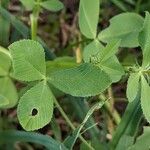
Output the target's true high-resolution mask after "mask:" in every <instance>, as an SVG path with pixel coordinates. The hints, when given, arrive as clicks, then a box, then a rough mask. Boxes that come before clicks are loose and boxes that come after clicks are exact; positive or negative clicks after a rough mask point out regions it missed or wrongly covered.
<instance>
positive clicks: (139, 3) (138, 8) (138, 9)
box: [135, 0, 142, 13]
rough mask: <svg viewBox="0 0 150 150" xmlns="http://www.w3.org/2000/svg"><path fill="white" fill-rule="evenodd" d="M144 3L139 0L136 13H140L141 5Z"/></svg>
mask: <svg viewBox="0 0 150 150" xmlns="http://www.w3.org/2000/svg"><path fill="white" fill-rule="evenodd" d="M141 3H142V0H137V3H136V6H135V12H136V13H139V12H140V5H141Z"/></svg>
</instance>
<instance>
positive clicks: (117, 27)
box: [98, 12, 143, 47]
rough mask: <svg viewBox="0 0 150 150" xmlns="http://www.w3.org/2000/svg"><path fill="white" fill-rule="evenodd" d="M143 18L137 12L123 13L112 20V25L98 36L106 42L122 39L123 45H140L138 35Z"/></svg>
mask: <svg viewBox="0 0 150 150" xmlns="http://www.w3.org/2000/svg"><path fill="white" fill-rule="evenodd" d="M142 26H143V18H142V17H141V16H139V15H138V14H135V13H129V12H127V13H122V14H119V15H117V16H115V17H113V18H112V19H111V20H110V26H109V27H108V28H106V29H104V30H103V31H102V32H100V33H99V35H98V38H99V40H100V41H103V42H105V43H108V42H111V41H112V40H114V39H118V40H119V39H120V40H121V44H120V46H121V47H137V46H139V42H138V35H139V32H140V31H141V30H142Z"/></svg>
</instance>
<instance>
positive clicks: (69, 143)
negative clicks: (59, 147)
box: [64, 101, 105, 150]
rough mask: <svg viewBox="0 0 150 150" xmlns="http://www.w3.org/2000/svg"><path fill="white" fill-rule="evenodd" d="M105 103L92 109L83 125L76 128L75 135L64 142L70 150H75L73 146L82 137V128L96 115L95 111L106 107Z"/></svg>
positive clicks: (98, 104)
mask: <svg viewBox="0 0 150 150" xmlns="http://www.w3.org/2000/svg"><path fill="white" fill-rule="evenodd" d="M104 103H105V102H104V101H102V102H100V103H97V104H95V105H94V106H92V107H91V109H90V110H89V111H88V112H87V114H86V116H85V118H84V120H83V122H82V123H81V125H80V126H79V127H78V128H76V129H75V130H74V131H73V134H72V135H71V136H68V137H67V138H66V139H65V141H64V145H65V146H66V147H67V148H69V150H72V149H73V146H74V144H75V142H76V140H77V138H78V137H79V136H80V132H81V130H82V128H83V127H84V125H85V124H86V122H87V121H88V119H89V118H90V116H91V115H92V114H93V113H94V111H95V110H98V109H100V108H101V107H102V106H103V105H104Z"/></svg>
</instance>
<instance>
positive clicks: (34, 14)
mask: <svg viewBox="0 0 150 150" xmlns="http://www.w3.org/2000/svg"><path fill="white" fill-rule="evenodd" d="M39 3H40V0H37V3H36V5H35V7H34V9H33V12H32V14H31V15H30V21H31V39H32V40H37V29H38V18H39V13H40V5H39Z"/></svg>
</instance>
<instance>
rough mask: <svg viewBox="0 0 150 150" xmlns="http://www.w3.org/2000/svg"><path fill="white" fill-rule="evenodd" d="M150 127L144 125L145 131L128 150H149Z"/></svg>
mask: <svg viewBox="0 0 150 150" xmlns="http://www.w3.org/2000/svg"><path fill="white" fill-rule="evenodd" d="M149 139H150V127H144V133H143V134H142V135H141V136H139V137H138V138H137V140H136V142H135V144H134V145H132V146H131V147H129V148H128V150H149V148H150V142H149Z"/></svg>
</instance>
